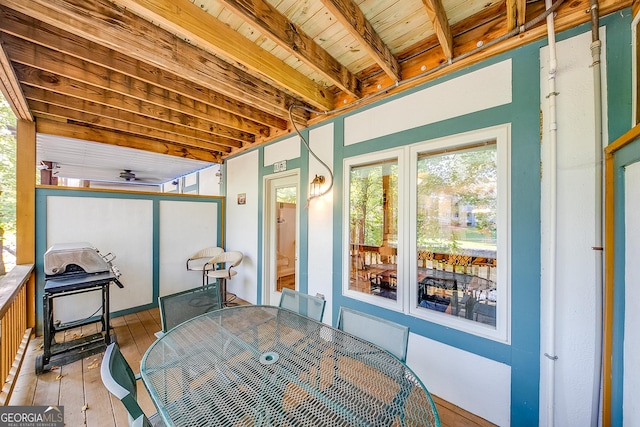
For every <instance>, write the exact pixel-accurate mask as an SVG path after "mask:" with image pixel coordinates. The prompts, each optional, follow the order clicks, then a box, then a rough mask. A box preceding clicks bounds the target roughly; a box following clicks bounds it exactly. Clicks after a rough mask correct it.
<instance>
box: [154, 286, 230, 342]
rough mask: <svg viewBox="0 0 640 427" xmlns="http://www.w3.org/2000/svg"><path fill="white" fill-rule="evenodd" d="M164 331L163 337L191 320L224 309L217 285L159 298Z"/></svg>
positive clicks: (161, 333) (159, 333) (160, 333)
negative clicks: (177, 326) (172, 329)
mask: <svg viewBox="0 0 640 427" xmlns="http://www.w3.org/2000/svg"><path fill="white" fill-rule="evenodd" d="M158 306H159V308H160V321H161V323H162V331H160V332H156V333H155V335H156V337H161V336H162V335H163V334H165V333H166V332H167V331H168V330H169V329H171V328H173V327H174V326H176V325H179V324H180V323H182V322H185V321H187V320H189V319H191V318H194V317H196V316H199V315H201V314H204V313H207V312H209V311H213V310H219V309H221V308H222V298H221V295H220V289H219V287H218V284H217V283H211V284H208V285H205V286H199V287H197V288H193V289H188V290H186V291H182V292H176V293H174V294H170V295H165V296H162V297H159V298H158Z"/></svg>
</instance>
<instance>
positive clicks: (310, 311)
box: [278, 288, 327, 322]
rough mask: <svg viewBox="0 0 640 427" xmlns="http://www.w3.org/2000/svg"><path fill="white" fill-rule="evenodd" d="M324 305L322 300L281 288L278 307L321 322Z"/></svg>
mask: <svg viewBox="0 0 640 427" xmlns="http://www.w3.org/2000/svg"><path fill="white" fill-rule="evenodd" d="M326 303H327V302H326V301H325V300H324V298H321V297H318V296H312V295H307V294H303V293H301V292H298V291H294V290H293V289H289V288H283V289H282V295H281V296H280V304H279V305H278V306H279V307H280V308H286V309H287V310H291V311H295V312H296V313H298V314H301V315H303V316H307V317H310V318H311V319H313V320H317V321H318V322H321V321H322V315H323V314H324V306H325V305H326Z"/></svg>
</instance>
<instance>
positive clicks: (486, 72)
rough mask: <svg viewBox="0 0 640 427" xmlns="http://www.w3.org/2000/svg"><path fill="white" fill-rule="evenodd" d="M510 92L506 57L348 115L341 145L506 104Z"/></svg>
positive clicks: (509, 70) (508, 63)
mask: <svg viewBox="0 0 640 427" xmlns="http://www.w3.org/2000/svg"><path fill="white" fill-rule="evenodd" d="M511 92H512V91H511V60H510V59H509V60H506V61H503V62H500V63H498V64H494V65H490V66H488V67H485V68H482V69H480V70H477V71H474V72H472V73H468V74H465V75H463V76H460V77H457V78H455V79H451V80H449V81H447V82H444V83H442V84H439V85H436V86H432V87H430V88H428V89H424V90H421V91H419V92H415V93H413V94H411V95H408V96H405V97H403V98H398V99H396V100H395V101H391V102H387V103H385V104H382V105H380V106H377V107H374V108H371V109H368V110H365V111H363V112H362V113H358V114H354V115H352V116H349V117H347V118H346V119H345V135H344V145H351V144H356V143H358V142H362V141H367V140H369V139H372V138H377V137H381V136H384V135H390V134H392V133H395V132H400V131H402V130H405V129H412V128H415V127H418V126H423V125H427V124H430V123H435V122H439V121H441V120H446V119H450V118H452V117H459V116H462V115H464V114H469V113H473V112H475V111H482V110H485V109H487V108H491V107H496V106H498V105H504V104H509V103H510V102H511Z"/></svg>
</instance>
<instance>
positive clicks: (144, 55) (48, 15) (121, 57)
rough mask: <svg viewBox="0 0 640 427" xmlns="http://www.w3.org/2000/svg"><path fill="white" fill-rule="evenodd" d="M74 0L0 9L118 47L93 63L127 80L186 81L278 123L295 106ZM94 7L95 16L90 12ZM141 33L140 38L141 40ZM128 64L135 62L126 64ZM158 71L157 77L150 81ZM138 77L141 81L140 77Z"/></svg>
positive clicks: (15, 0) (246, 77) (177, 42)
mask: <svg viewBox="0 0 640 427" xmlns="http://www.w3.org/2000/svg"><path fill="white" fill-rule="evenodd" d="M74 1H77V2H78V3H81V4H79V5H78V6H77V7H76V6H75V5H74V4H69V3H68V2H67V1H65V0H56V1H55V2H47V1H44V0H33V1H30V2H28V3H25V2H23V1H21V0H0V4H1V5H5V6H7V7H9V8H10V9H14V10H17V11H19V12H21V13H23V14H27V15H28V16H31V17H32V18H34V19H37V20H40V21H42V22H45V23H48V24H50V25H52V26H54V27H57V28H60V29H62V30H64V31H67V32H71V33H73V34H76V35H77V36H78V37H84V38H85V39H88V42H89V44H91V43H95V44H98V45H101V46H103V47H106V48H108V49H107V50H109V49H118V48H119V47H120V48H122V47H124V49H123V50H124V51H125V52H116V51H111V50H109V51H110V52H113V53H114V55H112V57H111V58H108V57H102V58H100V59H98V60H108V61H110V63H111V67H110V68H116V69H117V68H118V67H121V66H122V67H128V68H129V69H131V71H132V73H133V75H136V74H135V73H136V70H135V69H133V67H134V66H141V69H140V73H144V74H145V76H146V77H148V78H149V79H154V78H155V79H156V80H163V79H167V78H169V79H171V78H172V76H181V77H182V80H184V81H187V80H188V81H190V82H191V85H196V86H198V85H201V86H203V87H204V88H208V89H210V90H214V91H217V92H219V93H221V94H224V95H225V96H229V97H231V98H232V99H235V100H237V101H241V102H245V103H247V104H249V105H251V106H253V107H256V108H260V109H263V110H264V111H266V112H269V113H271V114H277V115H278V116H279V117H282V118H287V114H288V108H289V105H291V104H292V103H301V101H299V100H297V99H296V98H294V97H292V96H291V95H289V94H287V93H286V92H284V91H281V90H277V89H275V88H274V87H273V86H272V85H270V84H268V83H265V82H264V81H262V80H260V79H258V78H256V77H254V76H252V75H251V74H249V73H248V72H246V71H243V70H241V69H239V68H237V67H234V66H232V65H230V64H228V63H226V62H224V61H223V60H222V59H220V58H218V57H216V56H215V55H213V54H211V53H209V52H206V51H204V50H202V49H198V48H197V47H195V46H193V45H192V44H189V43H187V42H186V41H184V40H181V39H179V38H178V37H176V36H174V35H172V34H170V33H169V32H167V31H165V30H163V29H161V28H159V27H157V26H155V25H153V24H151V23H149V22H148V21H146V20H144V19H142V18H140V17H138V16H136V15H134V14H133V13H131V12H128V11H125V10H121V9H116V10H111V9H109V7H111V8H114V7H115V6H109V5H101V4H97V5H96V4H94V2H93V1H91V2H84V1H80V0H74ZM95 1H96V2H97V1H100V0H95ZM49 4H55V5H56V6H57V8H62V9H64V8H65V7H67V8H68V9H70V11H65V12H60V11H58V10H57V9H52V8H50V7H48V5H49ZM83 8H89V9H90V10H91V11H90V12H87V13H81V11H82V10H83ZM96 8H98V9H99V11H100V13H98V12H96V11H95V10H94V9H96ZM93 14H98V15H99V16H103V17H104V16H105V15H106V16H109V18H105V19H92V16H93ZM115 19H121V20H122V22H121V23H120V24H119V25H113V24H112V22H113V20H115ZM142 34H144V35H145V36H144V37H143V36H142ZM71 42H72V41H71ZM85 43H86V41H85ZM78 49H82V47H79V48H78ZM102 53H103V52H102V51H98V52H97V53H96V54H97V55H102ZM93 57H94V56H93V55H92V52H91V51H89V52H87V54H85V55H83V56H82V58H85V59H87V60H92V59H93ZM132 59H134V60H136V61H138V62H137V63H135V64H128V62H131V60H132ZM105 65H106V64H105ZM121 71H122V72H124V71H123V70H121ZM158 71H160V73H159V74H156V75H155V76H154V73H157V72H158ZM167 71H168V72H169V73H168V77H167V73H166V72H167ZM125 74H128V73H125ZM140 78H141V79H142V80H145V79H144V78H142V77H141V76H140ZM329 98H331V97H330V96H329Z"/></svg>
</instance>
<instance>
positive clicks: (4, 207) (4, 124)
mask: <svg viewBox="0 0 640 427" xmlns="http://www.w3.org/2000/svg"><path fill="white" fill-rule="evenodd" d="M15 130H16V116H15V115H14V114H13V112H12V111H11V108H10V107H9V103H8V102H7V101H6V100H5V99H4V97H3V96H2V94H0V251H1V253H0V255H1V256H0V275H4V274H5V273H6V272H8V271H10V270H11V269H12V268H13V266H14V265H15V229H16V138H15Z"/></svg>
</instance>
